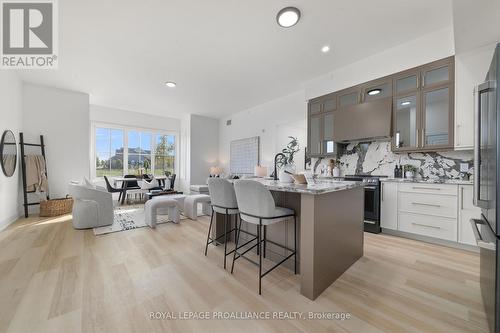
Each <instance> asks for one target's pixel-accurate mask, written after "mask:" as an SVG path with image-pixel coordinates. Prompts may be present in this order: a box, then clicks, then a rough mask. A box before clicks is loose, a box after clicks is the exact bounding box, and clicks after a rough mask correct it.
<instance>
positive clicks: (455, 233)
mask: <svg viewBox="0 0 500 333" xmlns="http://www.w3.org/2000/svg"><path fill="white" fill-rule="evenodd" d="M480 214H481V210H480V209H479V208H477V207H475V206H474V205H473V203H472V185H453V184H423V183H404V184H402V183H399V184H398V183H397V182H382V190H381V212H380V225H381V227H382V228H383V229H391V230H397V231H402V232H405V233H411V234H416V235H421V236H426V237H433V238H439V239H444V240H447V241H452V242H458V243H462V244H467V245H474V246H475V245H476V242H475V237H474V233H473V231H472V226H471V224H470V222H469V220H470V219H471V218H478V217H479V216H480Z"/></svg>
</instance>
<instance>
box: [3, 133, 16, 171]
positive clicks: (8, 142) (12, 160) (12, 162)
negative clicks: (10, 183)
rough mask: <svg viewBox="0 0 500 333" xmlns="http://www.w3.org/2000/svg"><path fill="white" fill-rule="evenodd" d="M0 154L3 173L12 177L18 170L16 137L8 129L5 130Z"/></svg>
mask: <svg viewBox="0 0 500 333" xmlns="http://www.w3.org/2000/svg"><path fill="white" fill-rule="evenodd" d="M0 156H1V160H0V162H2V170H3V173H4V174H5V175H6V176H7V177H12V175H13V174H14V171H16V164H17V145H16V137H15V136H14V133H12V131H8V130H7V131H5V132H3V135H2V141H1V143H0Z"/></svg>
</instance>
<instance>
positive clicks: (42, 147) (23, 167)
mask: <svg viewBox="0 0 500 333" xmlns="http://www.w3.org/2000/svg"><path fill="white" fill-rule="evenodd" d="M19 146H20V148H21V170H22V174H23V198H24V217H28V207H29V206H35V205H39V204H40V202H28V193H34V192H35V191H28V190H27V189H26V160H25V159H24V158H25V157H26V155H25V153H24V147H26V146H28V147H40V150H41V152H42V156H43V159H44V160H45V175H47V159H46V158H45V144H44V143H43V135H40V143H26V142H24V135H23V133H22V132H21V133H19ZM48 199H49V195H48V193H47V200H48Z"/></svg>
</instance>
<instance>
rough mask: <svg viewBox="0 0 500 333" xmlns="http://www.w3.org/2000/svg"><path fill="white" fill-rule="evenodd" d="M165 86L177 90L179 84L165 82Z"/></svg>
mask: <svg viewBox="0 0 500 333" xmlns="http://www.w3.org/2000/svg"><path fill="white" fill-rule="evenodd" d="M165 85H166V86H167V87H169V88H175V86H177V83H175V82H172V81H168V82H165Z"/></svg>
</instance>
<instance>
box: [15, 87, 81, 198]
mask: <svg viewBox="0 0 500 333" xmlns="http://www.w3.org/2000/svg"><path fill="white" fill-rule="evenodd" d="M89 123H90V122H89V95H88V94H84V93H81V92H74V91H69V90H62V89H57V88H51V87H46V86H39V85H34V84H30V83H24V89H23V132H24V133H25V139H26V141H27V142H28V141H30V142H39V140H40V139H39V135H41V134H42V135H43V136H44V139H45V144H46V157H47V173H48V179H49V193H50V195H51V197H53V198H56V197H64V196H65V195H66V194H67V193H68V189H67V184H68V182H69V181H70V180H81V179H82V178H83V177H89V132H90V129H89ZM38 152H39V150H38Z"/></svg>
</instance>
